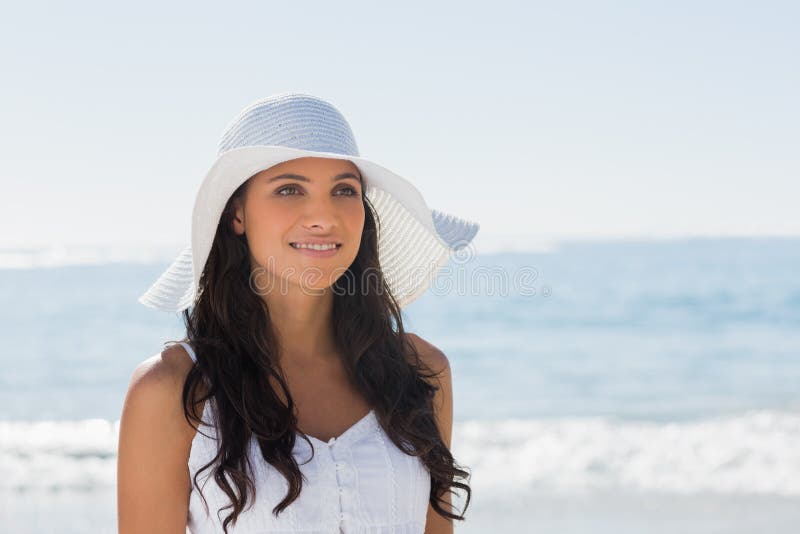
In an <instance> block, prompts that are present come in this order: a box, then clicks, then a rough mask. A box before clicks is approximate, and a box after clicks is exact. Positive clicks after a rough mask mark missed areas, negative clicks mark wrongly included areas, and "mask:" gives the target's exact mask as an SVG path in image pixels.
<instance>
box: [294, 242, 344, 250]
mask: <svg viewBox="0 0 800 534" xmlns="http://www.w3.org/2000/svg"><path fill="white" fill-rule="evenodd" d="M291 245H292V246H293V247H294V248H310V249H312V250H331V249H334V248H336V244H330V245H309V244H306V243H292V244H291Z"/></svg>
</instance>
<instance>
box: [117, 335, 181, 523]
mask: <svg viewBox="0 0 800 534" xmlns="http://www.w3.org/2000/svg"><path fill="white" fill-rule="evenodd" d="M191 366H192V361H191V359H190V358H189V355H188V354H186V352H185V350H184V349H183V347H181V346H180V345H173V346H170V347H168V348H166V349H165V350H163V351H162V352H161V353H159V354H155V355H154V356H151V357H149V358H147V359H146V360H144V361H142V362H141V363H140V364H138V365H137V367H136V368H135V369H134V371H133V373H132V375H131V378H130V383H129V385H128V390H127V392H126V395H125V401H124V403H123V408H122V414H121V416H120V423H119V441H118V449H117V510H118V522H119V524H118V527H119V532H120V534H124V533H126V532H145V531H147V532H176V533H177V532H184V531H185V528H186V513H187V512H188V497H189V479H188V467H187V462H188V458H189V450H190V447H191V441H192V437H193V429H192V427H191V426H190V425H189V423H188V422H187V421H186V419H185V417H184V413H183V402H182V399H181V395H182V391H183V383H184V381H185V378H186V374H187V373H188V372H189V369H190V368H191Z"/></svg>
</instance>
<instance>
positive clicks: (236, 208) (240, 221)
mask: <svg viewBox="0 0 800 534" xmlns="http://www.w3.org/2000/svg"><path fill="white" fill-rule="evenodd" d="M231 224H232V225H233V232H234V233H235V234H236V235H242V234H244V202H242V199H241V198H235V199H233V221H231Z"/></svg>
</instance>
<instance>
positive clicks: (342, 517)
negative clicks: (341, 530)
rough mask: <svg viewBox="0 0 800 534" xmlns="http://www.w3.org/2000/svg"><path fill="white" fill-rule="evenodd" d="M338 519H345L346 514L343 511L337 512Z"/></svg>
mask: <svg viewBox="0 0 800 534" xmlns="http://www.w3.org/2000/svg"><path fill="white" fill-rule="evenodd" d="M339 519H341V520H345V519H347V514H345V513H344V512H342V513H341V514H339Z"/></svg>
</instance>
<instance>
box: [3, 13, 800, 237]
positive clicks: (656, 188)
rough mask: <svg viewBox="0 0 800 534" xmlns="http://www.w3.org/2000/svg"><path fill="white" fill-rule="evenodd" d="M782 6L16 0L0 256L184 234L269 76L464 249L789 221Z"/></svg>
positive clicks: (765, 229) (7, 23)
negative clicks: (328, 119)
mask: <svg viewBox="0 0 800 534" xmlns="http://www.w3.org/2000/svg"><path fill="white" fill-rule="evenodd" d="M798 6H800V4H797V3H793V2H769V1H764V2H731V1H729V2H707V1H691V2H688V1H676V2H644V1H641V2H632V1H628V2H597V1H585V2H576V1H562V2H524V3H523V2H514V3H511V2H504V1H493V2H483V3H472V2H459V3H447V2H431V3H422V2H409V1H405V2H402V3H392V4H388V3H378V2H358V3H355V2H349V3H348V2H336V3H333V2H285V3H283V4H282V5H281V4H278V3H273V2H226V3H224V4H223V3H221V2H215V3H205V2H191V3H188V2H185V3H182V2H166V3H165V2H159V3H155V2H147V1H141V2H135V3H125V4H118V3H109V2H96V3H91V2H70V3H63V2H58V3H56V2H52V3H42V2H35V1H32V2H16V3H14V4H13V5H9V6H6V8H5V9H4V15H3V17H2V21H0V67H2V72H3V74H2V78H3V82H2V83H1V84H0V95H2V98H0V117H1V118H2V120H0V151H1V152H0V158H1V159H0V161H1V162H2V167H1V169H2V170H0V180H2V189H3V191H4V194H3V195H2V196H0V247H24V246H40V245H65V244H87V245H90V244H113V245H115V246H122V247H125V246H129V245H130V246H133V245H148V244H176V243H188V240H189V232H190V216H191V210H192V206H193V202H194V194H195V192H196V189H197V187H198V186H199V184H200V181H201V180H202V178H203V177H204V175H205V172H206V171H207V169H208V168H209V167H210V166H211V164H212V162H213V161H214V158H215V155H216V146H217V142H218V140H219V137H220V136H221V134H222V132H223V130H224V128H225V127H226V126H227V124H228V123H229V121H230V120H231V119H232V118H233V117H234V116H235V115H236V114H237V113H238V112H239V110H240V109H242V108H243V107H245V106H246V105H248V104H249V103H251V102H253V101H255V100H257V99H259V98H262V97H264V96H267V95H270V94H273V93H278V92H284V91H301V92H309V93H312V94H315V95H317V96H319V97H322V98H324V99H326V100H328V101H329V102H331V103H332V104H334V105H335V106H336V107H337V108H338V109H339V110H340V111H341V112H342V113H343V114H344V116H345V117H346V118H347V120H348V122H349V123H350V125H351V127H352V129H353V132H354V134H355V137H356V141H357V143H358V146H359V149H360V153H361V155H362V156H364V157H368V158H371V159H374V160H375V161H378V162H379V163H380V164H382V165H384V166H386V167H389V168H391V169H393V170H395V171H396V172H398V173H399V174H401V175H403V176H405V177H406V178H408V179H409V180H410V181H412V182H413V183H414V185H415V186H417V188H418V189H419V190H420V191H421V192H422V194H423V195H424V197H425V198H426V201H427V203H428V205H429V207H431V208H435V209H439V210H442V211H445V212H448V213H452V214H455V215H458V216H461V217H465V218H468V219H471V220H475V221H477V222H479V223H480V224H481V230H480V233H479V236H478V241H477V243H487V244H488V243H489V242H491V241H493V240H495V239H497V240H506V241H507V242H512V243H513V242H515V241H519V242H524V241H526V240H531V241H537V240H545V241H546V240H551V239H575V238H578V239H608V238H614V239H618V238H636V239H663V238H672V237H687V236H742V235H747V236H753V235H783V236H798V235H800V210H798V209H797V207H796V204H797V199H798V198H800V185H798V184H800V181H799V180H798V179H799V178H800V150H798V146H800V104H798V98H797V95H798V94H800V65H799V64H798V58H799V57H800V32H798V31H797V27H798V22H799V19H800V7H798Z"/></svg>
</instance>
